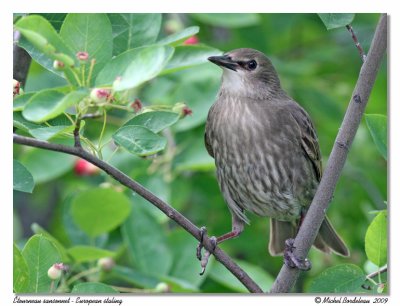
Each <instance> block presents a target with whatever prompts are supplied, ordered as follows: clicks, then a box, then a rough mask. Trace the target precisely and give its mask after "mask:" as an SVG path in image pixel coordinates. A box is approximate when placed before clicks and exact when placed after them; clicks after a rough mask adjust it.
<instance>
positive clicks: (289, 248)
mask: <svg viewBox="0 0 400 306" xmlns="http://www.w3.org/2000/svg"><path fill="white" fill-rule="evenodd" d="M294 250H295V246H294V239H293V238H289V239H287V240H286V241H285V250H284V252H283V260H284V262H285V265H286V266H288V267H289V268H297V269H299V270H302V271H308V270H310V269H311V261H309V260H308V259H307V258H305V259H300V258H298V257H296V255H294V253H293V252H294Z"/></svg>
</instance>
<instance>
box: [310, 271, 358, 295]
mask: <svg viewBox="0 0 400 306" xmlns="http://www.w3.org/2000/svg"><path fill="white" fill-rule="evenodd" d="M364 281H365V274H364V272H363V271H362V270H361V268H359V267H358V266H356V265H353V264H342V265H337V266H334V267H331V268H328V269H326V270H325V271H323V272H322V273H321V274H320V275H318V276H317V277H315V278H314V279H313V280H312V281H311V283H310V288H309V292H312V293H347V292H352V293H359V292H363V291H362V288H361V285H362V284H363V283H364Z"/></svg>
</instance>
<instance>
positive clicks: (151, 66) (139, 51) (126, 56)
mask: <svg viewBox="0 0 400 306" xmlns="http://www.w3.org/2000/svg"><path fill="white" fill-rule="evenodd" d="M173 52H174V49H173V48H172V47H169V46H157V45H155V46H147V47H141V48H136V49H132V50H129V51H126V52H124V53H121V54H120V55H118V56H117V57H115V58H113V59H112V60H111V61H110V62H109V63H108V64H107V65H106V66H105V67H104V68H103V70H102V71H100V73H99V75H98V76H97V79H96V84H97V85H99V86H100V85H112V84H114V90H116V91H120V90H126V89H130V88H134V87H137V86H139V85H141V84H143V83H144V82H146V81H149V80H151V79H152V78H154V77H155V76H157V75H158V74H159V73H160V72H161V71H162V69H163V68H164V67H165V65H166V64H167V62H168V61H169V59H170V58H171V57H172V54H173ZM117 77H121V80H120V81H118V82H115V83H114V81H115V79H116V78H117Z"/></svg>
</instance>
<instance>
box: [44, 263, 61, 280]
mask: <svg viewBox="0 0 400 306" xmlns="http://www.w3.org/2000/svg"><path fill="white" fill-rule="evenodd" d="M63 270H64V264H62V263H55V264H54V265H52V266H51V267H50V269H49V270H47V276H48V277H49V278H50V279H52V280H56V279H59V278H60V277H61V275H62V271H63Z"/></svg>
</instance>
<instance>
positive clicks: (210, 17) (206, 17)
mask: <svg viewBox="0 0 400 306" xmlns="http://www.w3.org/2000/svg"><path fill="white" fill-rule="evenodd" d="M190 16H191V17H193V18H194V19H196V20H197V21H200V22H203V23H205V24H209V25H212V26H217V27H224V28H231V29H235V28H243V27H249V26H254V25H257V24H258V23H259V22H260V21H261V19H260V16H259V15H258V14H254V13H207V14H204V13H195V14H190Z"/></svg>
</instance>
